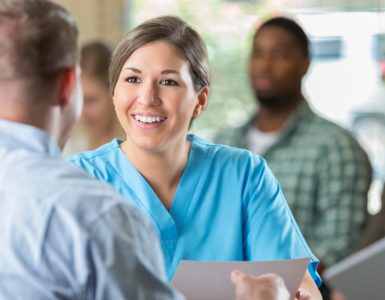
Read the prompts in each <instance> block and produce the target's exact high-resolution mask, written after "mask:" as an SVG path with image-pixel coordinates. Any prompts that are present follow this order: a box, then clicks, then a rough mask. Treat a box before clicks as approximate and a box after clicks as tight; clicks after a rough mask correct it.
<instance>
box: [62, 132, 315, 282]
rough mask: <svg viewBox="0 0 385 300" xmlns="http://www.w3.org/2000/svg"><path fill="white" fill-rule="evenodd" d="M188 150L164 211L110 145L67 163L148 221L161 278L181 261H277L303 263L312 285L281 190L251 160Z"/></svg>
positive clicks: (241, 153) (232, 152) (195, 146)
mask: <svg viewBox="0 0 385 300" xmlns="http://www.w3.org/2000/svg"><path fill="white" fill-rule="evenodd" d="M188 140H189V141H190V142H191V150H190V154H189V158H188V161H187V165H186V168H185V170H184V172H183V175H182V178H181V180H180V182H179V185H178V188H177V191H176V194H175V197H174V200H173V202H172V204H171V207H170V210H169V211H167V209H166V208H165V207H164V206H163V204H162V202H161V201H160V199H159V198H158V196H157V195H156V194H155V192H154V191H153V189H152V188H151V186H150V185H149V184H148V182H147V181H146V179H145V178H144V177H143V176H142V175H141V174H140V173H139V171H138V170H137V169H136V168H135V167H134V166H133V165H132V164H131V162H130V161H129V160H128V159H127V157H126V156H125V154H124V153H123V151H122V150H121V149H120V144H121V141H119V140H116V139H115V140H113V141H111V142H110V143H108V144H105V145H104V146H102V147H100V148H98V149H96V150H94V151H86V152H81V153H79V154H75V155H73V156H71V157H70V158H69V161H70V162H71V163H73V164H75V165H77V166H79V167H81V168H82V169H84V170H86V171H87V172H88V173H89V174H91V175H92V176H94V177H95V178H97V179H98V180H101V181H105V182H107V183H109V184H111V185H112V186H113V187H114V189H115V190H116V191H117V192H118V193H119V194H121V195H122V196H123V197H124V198H126V199H127V200H128V201H132V202H133V203H134V204H135V205H136V206H137V207H138V208H139V209H141V210H142V211H143V212H144V213H145V214H146V215H147V216H149V217H150V219H152V221H153V222H154V224H155V226H156V228H157V229H158V232H159V235H160V239H161V246H162V250H163V253H164V256H165V263H166V269H167V273H168V276H169V278H170V279H171V278H172V276H173V275H174V273H175V271H176V268H177V266H178V264H179V262H180V261H181V260H182V259H188V260H197V261H229V260H278V259H293V258H304V257H310V258H311V262H310V264H309V267H308V269H309V272H310V274H311V275H312V277H313V279H314V281H315V282H316V283H317V285H320V282H321V281H320V278H319V275H318V274H317V272H316V268H317V265H318V259H317V258H316V257H315V256H314V254H313V253H312V252H311V250H310V249H309V247H308V246H307V244H306V241H305V240H304V238H303V236H302V234H301V232H300V230H299V228H298V226H297V224H296V222H295V220H294V218H293V216H292V214H291V212H290V209H289V207H288V205H287V203H286V200H285V198H284V196H283V194H282V191H281V188H280V186H279V184H278V182H277V180H276V178H275V177H274V175H273V174H272V172H271V171H270V169H269V168H268V166H267V165H266V162H265V161H264V160H263V159H262V158H261V157H259V156H257V155H255V154H253V153H251V152H249V151H247V150H243V149H238V148H232V147H228V146H224V145H217V144H212V143H209V142H206V141H204V140H202V139H200V138H198V137H196V136H194V135H189V136H188Z"/></svg>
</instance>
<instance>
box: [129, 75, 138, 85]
mask: <svg viewBox="0 0 385 300" xmlns="http://www.w3.org/2000/svg"><path fill="white" fill-rule="evenodd" d="M126 81H127V82H130V83H139V82H140V79H139V78H138V77H135V76H130V77H128V78H126Z"/></svg>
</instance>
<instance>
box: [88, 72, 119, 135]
mask: <svg viewBox="0 0 385 300" xmlns="http://www.w3.org/2000/svg"><path fill="white" fill-rule="evenodd" d="M81 79H82V88H83V94H84V107H83V113H82V118H81V121H82V123H83V124H84V125H85V126H86V128H87V130H88V131H91V132H99V133H100V134H104V133H105V132H106V131H108V130H110V129H111V120H112V119H113V117H114V114H115V111H114V105H113V102H112V99H111V95H110V92H109V90H108V88H107V87H106V85H105V84H103V82H101V81H100V80H98V79H96V78H93V77H90V76H87V75H82V78H81Z"/></svg>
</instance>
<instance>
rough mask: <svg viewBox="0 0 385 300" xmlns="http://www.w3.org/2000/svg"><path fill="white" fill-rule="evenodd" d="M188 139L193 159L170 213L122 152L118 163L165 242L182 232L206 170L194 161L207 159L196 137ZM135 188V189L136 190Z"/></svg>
mask: <svg viewBox="0 0 385 300" xmlns="http://www.w3.org/2000/svg"><path fill="white" fill-rule="evenodd" d="M187 140H188V141H190V142H191V148H190V153H189V157H188V160H187V164H186V167H185V170H184V171H183V174H182V177H181V179H180V182H179V184H178V187H177V190H176V192H175V195H174V199H173V201H172V203H171V206H170V210H169V211H168V210H167V209H166V208H165V207H164V206H163V204H162V202H161V201H160V199H159V197H158V196H157V195H156V193H155V192H154V190H153V189H152V187H151V186H150V184H149V183H148V182H147V180H146V179H145V178H144V177H143V175H142V174H141V173H140V172H139V171H138V170H137V169H136V168H135V167H134V166H133V164H132V163H131V162H130V161H129V160H128V158H127V157H126V155H125V154H124V152H123V151H122V150H121V149H120V151H119V154H118V157H117V159H118V162H116V163H114V166H115V168H117V169H118V170H117V172H118V173H119V174H121V176H122V179H123V181H124V182H129V183H130V184H129V185H126V187H127V188H128V189H129V190H130V194H131V196H132V197H133V199H132V200H133V201H134V202H135V203H136V204H137V205H138V206H139V207H142V208H144V209H145V210H146V211H147V213H148V215H149V216H150V217H151V218H152V219H153V221H154V223H155V224H156V225H157V227H158V229H159V231H160V235H161V239H162V240H174V239H177V238H178V235H179V232H180V231H181V230H182V228H183V225H184V221H185V216H186V213H187V211H188V208H189V206H190V204H191V201H192V199H193V198H194V193H195V189H196V187H197V185H198V183H199V179H200V178H201V176H200V174H201V173H202V168H199V167H198V166H199V165H200V164H196V163H194V162H196V161H197V160H198V161H199V160H201V159H204V156H205V153H204V152H203V151H199V150H200V149H199V147H198V146H197V145H196V144H195V143H194V136H192V135H189V136H188V138H187ZM116 143H117V144H118V145H119V146H120V144H121V143H122V142H121V141H119V140H116ZM131 187H134V188H135V190H133V189H132V188H131ZM170 246H171V245H170ZM174 246H176V245H174ZM167 248H169V247H167ZM171 248H174V247H171ZM169 250H172V249H169ZM173 250H175V249H173ZM172 252H174V251H172Z"/></svg>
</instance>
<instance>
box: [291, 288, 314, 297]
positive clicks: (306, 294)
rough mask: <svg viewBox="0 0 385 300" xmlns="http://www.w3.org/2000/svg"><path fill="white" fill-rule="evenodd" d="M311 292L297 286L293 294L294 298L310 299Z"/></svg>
mask: <svg viewBox="0 0 385 300" xmlns="http://www.w3.org/2000/svg"><path fill="white" fill-rule="evenodd" d="M311 299H312V298H311V293H310V292H309V291H308V290H307V289H304V288H299V289H298V291H297V293H296V294H295V300H311Z"/></svg>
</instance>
